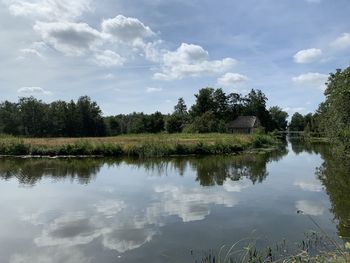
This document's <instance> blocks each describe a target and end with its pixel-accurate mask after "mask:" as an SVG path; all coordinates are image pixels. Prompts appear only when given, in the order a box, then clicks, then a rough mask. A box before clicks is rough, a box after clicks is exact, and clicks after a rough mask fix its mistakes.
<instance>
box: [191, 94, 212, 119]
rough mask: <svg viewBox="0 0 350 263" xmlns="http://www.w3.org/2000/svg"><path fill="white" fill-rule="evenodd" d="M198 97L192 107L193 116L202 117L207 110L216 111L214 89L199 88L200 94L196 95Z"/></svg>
mask: <svg viewBox="0 0 350 263" xmlns="http://www.w3.org/2000/svg"><path fill="white" fill-rule="evenodd" d="M194 96H195V97H196V102H195V104H194V105H193V106H192V107H191V110H190V112H191V115H192V117H193V118H195V117H200V116H201V115H202V114H204V113H206V112H207V111H212V112H215V111H216V107H215V106H216V103H215V101H214V89H213V88H204V89H201V90H199V93H198V94H195V95H194Z"/></svg>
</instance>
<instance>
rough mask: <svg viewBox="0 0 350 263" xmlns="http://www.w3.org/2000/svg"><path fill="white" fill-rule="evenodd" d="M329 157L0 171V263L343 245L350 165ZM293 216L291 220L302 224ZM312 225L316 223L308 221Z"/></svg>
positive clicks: (10, 161) (32, 162)
mask: <svg viewBox="0 0 350 263" xmlns="http://www.w3.org/2000/svg"><path fill="white" fill-rule="evenodd" d="M329 148H330V146H329V145H326V144H323V145H319V144H314V145H306V144H304V143H302V142H300V141H297V140H295V141H291V142H289V143H288V144H286V146H285V148H283V149H281V150H278V151H275V152H272V153H259V154H256V153H255V154H249V155H236V156H233V155H232V156H205V157H174V158H161V159H150V160H144V161H140V160H136V159H103V158H101V159H19V158H2V159H0V193H1V198H0V209H1V216H0V226H1V228H0V262H11V263H22V262H23V263H24V262H40V263H44V262H45V263H46V262H54V263H56V262H57V263H58V262H69V263H73V262H74V263H80V262H84V263H86V262H100V263H110V262H132V263H133V262H135V263H136V262H138V263H139V262H152V263H157V262H195V260H198V259H199V260H200V259H201V257H202V256H203V255H205V254H206V253H207V252H208V251H210V250H213V251H218V250H219V249H220V247H221V246H222V245H226V246H228V247H230V246H231V245H232V244H234V243H235V242H236V241H238V240H242V239H249V240H254V242H255V243H256V244H257V246H260V247H265V246H267V245H269V244H274V243H276V242H281V241H283V240H288V242H289V243H290V244H297V243H298V242H300V241H301V240H303V239H305V236H306V235H307V234H306V233H309V231H311V230H316V231H319V229H317V226H316V225H315V223H314V222H313V220H314V221H315V222H316V223H317V224H318V225H319V226H320V227H321V228H322V231H324V232H326V233H327V234H328V235H329V236H331V237H333V238H334V239H336V240H337V241H338V242H343V241H349V240H350V239H349V237H350V198H349V194H350V164H349V163H347V162H346V161H344V160H339V159H337V158H336V157H334V155H332V153H331V152H330V149H329ZM298 211H299V212H298ZM311 219H312V220H311Z"/></svg>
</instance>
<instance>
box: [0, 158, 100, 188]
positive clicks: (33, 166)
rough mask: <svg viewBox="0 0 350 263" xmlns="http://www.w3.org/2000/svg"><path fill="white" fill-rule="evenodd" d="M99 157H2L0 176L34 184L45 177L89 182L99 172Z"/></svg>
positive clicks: (82, 182) (0, 160) (30, 184)
mask: <svg viewBox="0 0 350 263" xmlns="http://www.w3.org/2000/svg"><path fill="white" fill-rule="evenodd" d="M102 165H103V161H101V160H99V159H73V158H72V159H20V158H9V159H7V158H6V159H0V177H1V178H3V179H5V180H8V179H11V178H17V180H18V181H19V183H20V184H23V185H28V186H33V185H35V184H36V183H37V182H38V181H40V180H41V179H43V177H49V178H53V179H55V180H60V179H64V180H66V179H68V178H69V179H71V180H72V181H73V180H77V181H78V182H79V183H81V184H88V183H90V181H91V180H92V179H93V178H94V176H95V175H96V174H97V173H98V172H99V170H100V168H101V166H102Z"/></svg>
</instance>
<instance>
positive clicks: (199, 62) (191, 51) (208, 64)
mask: <svg viewBox="0 0 350 263" xmlns="http://www.w3.org/2000/svg"><path fill="white" fill-rule="evenodd" d="M161 63H162V66H161V67H162V72H158V73H155V74H154V79H157V80H174V79H182V78H184V77H188V76H192V77H195V76H200V75H203V74H212V73H220V72H223V71H227V70H229V69H230V68H231V67H232V66H233V65H234V64H235V63H236V60H234V59H232V58H224V59H222V60H209V53H208V51H206V50H204V49H203V48H202V47H201V46H198V45H193V44H186V43H182V44H181V46H180V47H179V48H178V49H177V50H176V51H167V52H166V53H165V54H164V55H163V57H162V62H161Z"/></svg>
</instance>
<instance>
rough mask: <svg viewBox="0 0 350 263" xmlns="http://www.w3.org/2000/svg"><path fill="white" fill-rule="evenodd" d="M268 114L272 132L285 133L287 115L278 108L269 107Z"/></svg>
mask: <svg viewBox="0 0 350 263" xmlns="http://www.w3.org/2000/svg"><path fill="white" fill-rule="evenodd" d="M269 113H270V116H271V120H272V128H273V129H274V130H279V131H285V130H286V129H287V125H288V121H287V118H288V113H287V112H285V111H283V110H282V109H281V108H280V107H278V106H273V107H271V108H270V109H269Z"/></svg>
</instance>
